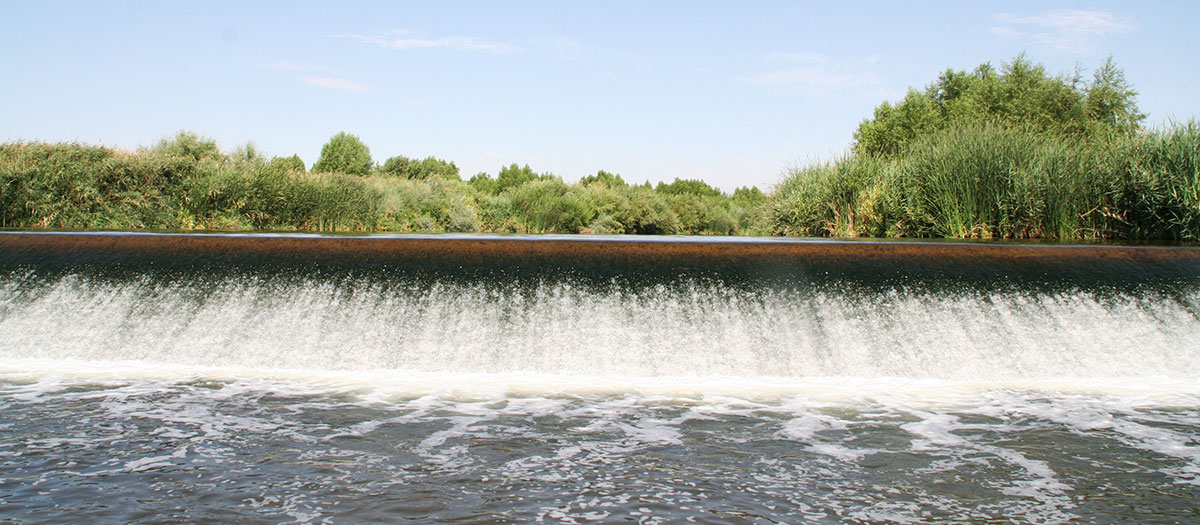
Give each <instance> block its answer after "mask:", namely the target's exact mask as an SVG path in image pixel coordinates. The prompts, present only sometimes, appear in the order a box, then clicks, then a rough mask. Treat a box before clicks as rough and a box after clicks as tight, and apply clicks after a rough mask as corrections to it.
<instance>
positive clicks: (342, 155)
mask: <svg viewBox="0 0 1200 525" xmlns="http://www.w3.org/2000/svg"><path fill="white" fill-rule="evenodd" d="M374 165H375V164H374V162H373V161H371V150H370V149H368V148H367V145H366V144H363V143H362V141H361V140H359V138H358V136H357V135H351V134H349V133H346V132H344V131H339V132H338V134H337V135H334V136H333V137H332V138H330V139H329V142H326V143H325V145H324V146H322V147H321V157H320V158H318V159H317V163H316V164H313V168H312V170H313V171H314V172H318V173H345V174H347V175H366V174H368V173H370V172H371V168H373V167H374Z"/></svg>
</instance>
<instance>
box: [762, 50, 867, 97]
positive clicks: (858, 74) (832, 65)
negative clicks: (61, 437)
mask: <svg viewBox="0 0 1200 525" xmlns="http://www.w3.org/2000/svg"><path fill="white" fill-rule="evenodd" d="M879 58H880V57H879V55H874V56H871V57H867V58H864V59H859V60H851V61H846V60H839V59H833V58H830V57H827V56H825V55H822V54H819V53H772V54H770V55H767V56H766V57H765V61H766V62H768V63H770V64H774V65H776V68H775V69H773V70H771V71H768V72H765V73H763V74H760V75H755V76H752V77H749V78H744V79H743V80H744V81H746V82H750V83H754V84H767V85H783V86H793V87H797V88H801V89H804V90H807V91H811V92H818V93H833V92H836V91H845V90H848V89H860V90H861V89H875V88H878V87H879V86H880V85H882V84H883V77H882V76H880V75H879V74H877V73H875V72H874V67H873V66H874V65H875V64H876V63H877V62H878V61H879Z"/></svg>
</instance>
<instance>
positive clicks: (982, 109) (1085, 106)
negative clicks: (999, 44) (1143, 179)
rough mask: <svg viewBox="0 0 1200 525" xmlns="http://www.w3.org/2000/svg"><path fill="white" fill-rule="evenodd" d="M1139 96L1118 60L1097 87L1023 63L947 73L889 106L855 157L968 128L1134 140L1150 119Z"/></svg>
mask: <svg viewBox="0 0 1200 525" xmlns="http://www.w3.org/2000/svg"><path fill="white" fill-rule="evenodd" d="M1136 97H1137V92H1136V91H1134V90H1133V89H1132V88H1131V87H1130V86H1129V84H1128V83H1127V82H1126V81H1125V76H1124V73H1123V72H1122V71H1121V70H1120V69H1119V68H1117V67H1116V65H1115V64H1114V63H1113V60H1112V58H1111V57H1109V59H1108V60H1107V61H1106V62H1105V63H1104V65H1102V66H1101V67H1100V68H1099V69H1097V70H1096V72H1095V74H1094V75H1093V79H1092V81H1091V82H1083V81H1082V79H1081V78H1080V76H1079V74H1078V73H1076V74H1075V75H1074V76H1070V77H1068V76H1061V75H1060V76H1050V75H1048V74H1047V73H1046V70H1045V67H1043V66H1042V65H1041V64H1034V63H1032V62H1030V61H1029V60H1027V59H1026V58H1025V57H1024V56H1023V55H1022V56H1018V57H1017V58H1015V59H1013V61H1012V62H1010V63H1008V64H1004V65H1003V66H1002V67H1001V69H1000V71H996V70H995V69H994V68H993V67H992V66H991V65H990V64H988V63H984V64H981V65H980V66H979V67H977V68H975V70H974V71H972V72H970V73H967V72H965V71H954V70H952V69H947V70H946V71H945V72H943V73H942V74H941V75H940V76H938V79H937V80H936V81H935V82H933V83H932V84H929V85H928V86H926V87H925V89H924V90H923V91H918V90H915V89H909V91H908V94H907V95H906V96H905V97H904V100H902V101H901V102H899V103H898V104H896V105H894V106H893V105H891V104H890V103H888V102H884V103H883V104H881V105H879V106H878V107H876V108H875V113H874V117H873V118H871V119H868V120H865V121H863V122H862V124H860V125H859V127H858V130H857V131H855V133H854V140H855V144H854V151H855V153H858V154H862V155H882V156H887V157H891V156H895V155H898V154H900V153H901V152H902V151H903V150H904V149H905V147H906V146H907V145H908V144H909V143H911V142H913V141H915V140H917V139H918V138H920V137H923V136H926V135H929V134H931V133H935V132H937V131H939V130H942V129H946V128H947V127H950V126H952V125H958V124H961V123H963V122H967V121H975V122H1000V123H1004V124H1008V125H1018V126H1030V127H1032V128H1034V129H1037V130H1039V131H1043V132H1049V133H1054V134H1062V133H1066V134H1074V135H1080V134H1085V133H1091V132H1094V131H1097V130H1101V129H1103V130H1107V131H1114V130H1115V131H1122V132H1132V131H1134V130H1136V129H1137V127H1138V126H1139V124H1140V123H1141V122H1142V120H1143V119H1144V118H1145V115H1144V114H1142V113H1141V112H1140V111H1138V108H1137V102H1136Z"/></svg>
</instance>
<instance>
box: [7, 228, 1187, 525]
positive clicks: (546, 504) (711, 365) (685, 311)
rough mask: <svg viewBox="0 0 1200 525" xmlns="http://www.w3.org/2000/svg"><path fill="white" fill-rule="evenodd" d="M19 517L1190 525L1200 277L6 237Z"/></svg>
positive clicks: (1026, 254)
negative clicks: (1149, 522)
mask: <svg viewBox="0 0 1200 525" xmlns="http://www.w3.org/2000/svg"><path fill="white" fill-rule="evenodd" d="M0 414H2V416H0V428H2V429H3V432H4V434H5V435H6V439H4V440H3V442H2V443H0V465H2V466H3V469H2V471H3V472H5V473H6V474H4V475H2V476H0V516H4V517H13V518H28V519H34V520H39V519H41V520H63V519H69V518H70V516H74V515H76V514H73V513H77V512H87V513H88V514H87V515H89V516H96V517H101V518H108V519H111V520H121V521H127V520H134V519H146V518H149V519H181V520H191V519H199V518H210V519H222V518H228V519H231V520H232V519H238V518H245V517H247V516H254V517H258V518H259V519H264V520H270V521H279V520H294V521H300V522H309V521H323V520H326V519H329V520H334V521H363V520H372V521H379V520H390V519H397V518H405V517H407V518H418V519H472V520H496V519H500V520H522V521H525V520H531V519H542V520H545V519H550V520H560V521H585V520H616V519H636V520H639V521H646V522H659V521H679V520H684V519H699V520H761V521H789V522H791V521H802V520H818V521H820V520H823V521H847V520H849V521H925V520H938V521H943V520H979V519H1017V520H1022V521H1070V520H1073V519H1085V520H1140V521H1144V520H1146V519H1148V518H1149V519H1161V520H1165V521H1178V520H1184V519H1194V518H1195V516H1196V514H1195V513H1196V512H1197V510H1196V507H1195V505H1194V503H1193V502H1194V501H1197V500H1200V431H1198V430H1197V429H1198V428H1200V250H1197V249H1194V248H1177V247H1176V248H1172V247H1161V246H1146V247H1111V246H1059V245H1036V246H1023V245H1005V244H961V243H869V242H859V243H854V242H814V241H759V240H735V239H711V240H708V239H706V240H695V239H644V238H633V239H630V238H587V237H584V238H556V237H549V238H509V237H437V236H434V237H389V236H382V237H371V236H368V237H358V238H353V237H351V238H347V237H320V236H288V235H282V236H280V235H275V236H271V235H128V234H117V235H110V234H50V233H48V234H24V233H0Z"/></svg>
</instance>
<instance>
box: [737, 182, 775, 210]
mask: <svg viewBox="0 0 1200 525" xmlns="http://www.w3.org/2000/svg"><path fill="white" fill-rule="evenodd" d="M732 200H733V203H734V204H736V205H738V206H742V207H744V208H753V207H755V206H758V205H759V204H762V203H764V202H766V201H767V196H766V194H764V193H763V192H762V190H760V189H758V186H750V187H749V188H747V187H745V186H743V187H741V188H738V189H736V190H733V198H732Z"/></svg>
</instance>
